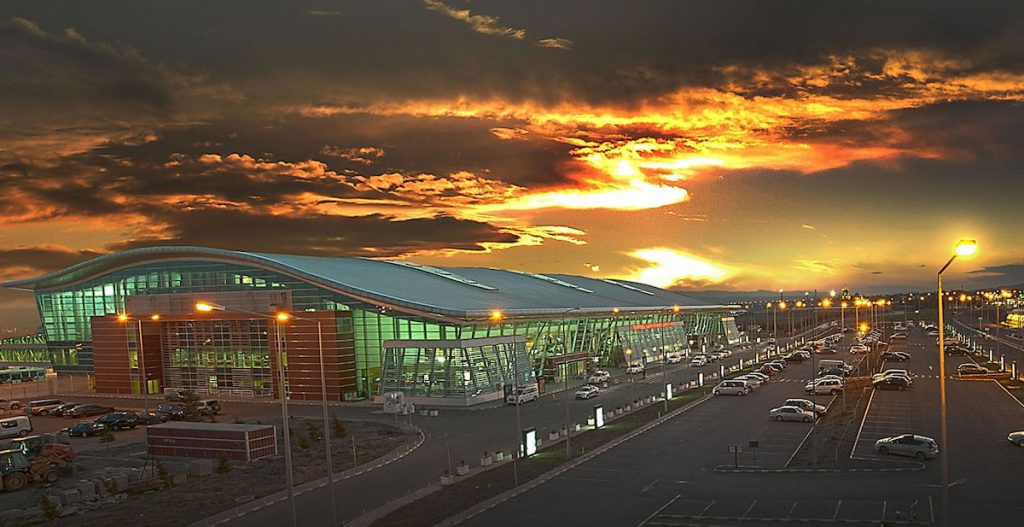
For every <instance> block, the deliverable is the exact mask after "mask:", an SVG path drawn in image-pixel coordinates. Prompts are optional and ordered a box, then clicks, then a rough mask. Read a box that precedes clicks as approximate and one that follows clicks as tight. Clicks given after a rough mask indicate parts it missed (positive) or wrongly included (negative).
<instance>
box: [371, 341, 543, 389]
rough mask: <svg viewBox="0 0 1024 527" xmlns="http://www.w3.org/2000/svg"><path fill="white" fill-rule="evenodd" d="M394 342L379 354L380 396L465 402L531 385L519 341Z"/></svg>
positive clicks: (533, 380) (523, 349) (522, 348)
mask: <svg viewBox="0 0 1024 527" xmlns="http://www.w3.org/2000/svg"><path fill="white" fill-rule="evenodd" d="M496 341H499V342H496ZM500 341H503V342H500ZM396 343H404V345H402V346H400V347H395V346H393V345H389V347H388V348H387V349H386V350H385V358H384V375H383V384H382V385H381V392H382V393H387V392H403V393H405V394H406V395H409V396H413V397H447V398H462V399H467V400H469V399H472V398H474V397H478V396H482V395H483V396H486V395H489V394H494V393H498V394H502V395H503V394H504V393H505V388H506V387H507V386H523V385H527V384H532V383H534V382H536V380H535V379H534V375H533V369H532V368H531V367H530V364H529V359H528V358H527V357H526V348H525V347H524V346H523V343H522V341H521V339H520V340H519V341H516V340H515V339H473V340H467V341H437V342H433V343H432V342H429V341H419V342H416V341H392V344H396ZM517 376H518V377H517Z"/></svg>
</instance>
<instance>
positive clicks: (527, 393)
mask: <svg viewBox="0 0 1024 527" xmlns="http://www.w3.org/2000/svg"><path fill="white" fill-rule="evenodd" d="M539 397H540V390H539V389H538V388H537V385H536V384H531V385H529V386H520V387H519V388H517V389H516V391H515V392H514V393H510V394H508V397H506V398H505V402H506V403H508V404H523V403H528V402H530V401H535V400H537V398H539Z"/></svg>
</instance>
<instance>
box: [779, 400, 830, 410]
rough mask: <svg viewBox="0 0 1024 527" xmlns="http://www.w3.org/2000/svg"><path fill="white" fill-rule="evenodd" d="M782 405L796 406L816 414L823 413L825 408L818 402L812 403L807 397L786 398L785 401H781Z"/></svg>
mask: <svg viewBox="0 0 1024 527" xmlns="http://www.w3.org/2000/svg"><path fill="white" fill-rule="evenodd" d="M782 405H783V406H796V407H798V408H801V409H803V410H807V411H808V412H814V413H816V414H823V413H825V410H826V408H825V407H824V406H822V405H820V404H814V403H813V402H811V401H808V400H807V399H786V402H784V403H782Z"/></svg>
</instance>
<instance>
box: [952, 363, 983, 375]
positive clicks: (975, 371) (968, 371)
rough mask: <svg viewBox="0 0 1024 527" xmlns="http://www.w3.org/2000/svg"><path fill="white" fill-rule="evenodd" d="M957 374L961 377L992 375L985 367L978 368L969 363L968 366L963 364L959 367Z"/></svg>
mask: <svg viewBox="0 0 1024 527" xmlns="http://www.w3.org/2000/svg"><path fill="white" fill-rule="evenodd" d="M956 372H957V373H958V374H960V375H985V374H986V373H992V372H990V371H989V370H988V368H986V367H984V366H978V365H977V364H974V363H973V362H968V363H967V364H961V365H959V366H957V368H956Z"/></svg>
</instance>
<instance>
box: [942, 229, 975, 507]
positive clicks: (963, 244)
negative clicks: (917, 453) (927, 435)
mask: <svg viewBox="0 0 1024 527" xmlns="http://www.w3.org/2000/svg"><path fill="white" fill-rule="evenodd" d="M977 250H978V243H977V242H975V241H974V240H960V241H959V242H957V244H956V250H955V252H954V253H953V256H950V257H949V260H948V261H947V262H946V265H943V266H942V268H941V269H939V272H938V273H937V274H936V281H937V282H938V287H939V295H938V299H939V419H940V421H939V423H940V432H939V433H940V441H942V448H944V449H946V454H945V455H943V456H941V459H940V461H941V466H942V525H944V526H948V525H949V441H948V439H949V436H948V433H947V424H946V343H945V339H946V327H945V325H946V324H945V321H944V320H943V312H942V308H943V306H942V304H943V302H942V300H943V298H942V296H943V293H942V273H943V272H944V271H945V270H946V268H948V267H949V266H950V264H952V263H953V260H956V257H957V256H970V255H972V254H974V253H975V251H977Z"/></svg>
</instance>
